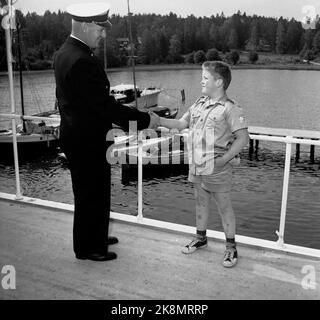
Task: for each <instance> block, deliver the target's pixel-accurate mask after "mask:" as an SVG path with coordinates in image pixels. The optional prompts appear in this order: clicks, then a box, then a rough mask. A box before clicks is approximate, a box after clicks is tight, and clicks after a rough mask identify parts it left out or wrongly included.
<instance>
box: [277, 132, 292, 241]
mask: <svg viewBox="0 0 320 320" xmlns="http://www.w3.org/2000/svg"><path fill="white" fill-rule="evenodd" d="M291 139H292V137H286V138H285V143H286V160H285V166H284V175H283V188H282V201H281V216H280V226H279V231H277V232H276V233H277V235H278V237H279V239H278V244H279V245H280V246H283V245H284V229H285V224H286V214H287V203H288V190H289V177H290V165H291V152H292V142H291Z"/></svg>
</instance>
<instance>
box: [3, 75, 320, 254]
mask: <svg viewBox="0 0 320 320" xmlns="http://www.w3.org/2000/svg"><path fill="white" fill-rule="evenodd" d="M109 79H110V81H111V84H117V83H121V82H123V83H128V82H131V79H132V75H131V73H130V72H114V73H110V74H109ZM137 79H138V85H139V86H140V87H141V88H143V87H145V86H151V85H155V86H161V87H162V88H166V89H177V90H166V91H165V92H164V94H163V95H162V96H161V98H160V104H162V105H169V106H172V107H178V106H180V107H181V109H180V114H182V113H183V112H184V111H185V110H186V109H187V108H188V106H189V105H191V104H192V103H193V101H194V100H195V99H196V98H197V97H198V93H199V92H200V70H182V71H154V72H137ZM15 81H16V89H18V79H15ZM26 82H27V83H26V90H25V98H26V110H27V113H28V114H32V113H36V112H39V111H45V110H49V109H51V108H52V106H53V105H54V100H55V97H54V89H55V86H54V82H53V75H52V73H40V74H37V75H32V76H28V81H26ZM7 86H8V85H7V78H6V77H0V97H1V99H0V112H8V111H9V107H8V105H9V104H8V99H9V94H8V89H7ZM319 87H320V76H319V73H318V71H283V70H281V71H277V70H234V71H233V83H232V85H231V87H230V90H229V96H230V97H233V98H236V100H237V101H238V102H239V103H240V104H241V105H242V106H243V108H244V110H245V112H246V114H247V117H248V119H249V123H250V125H253V126H265V127H279V128H296V129H308V130H319V131H320V122H319V119H320V105H319V104H320V103H319V101H320V90H318V88H319ZM181 89H185V92H186V103H185V105H182V104H181V102H180V100H181V99H180V93H179V90H181ZM16 100H17V103H19V94H18V90H16ZM39 106H42V107H41V109H40V108H39ZM6 124H7V123H6V122H5V121H2V122H0V125H6ZM260 148H261V150H260V153H259V160H252V161H250V160H249V159H248V157H247V150H245V151H244V153H243V160H242V163H241V166H240V167H237V168H236V170H235V176H234V184H233V189H232V199H233V205H234V209H235V212H236V215H237V233H238V234H242V235H245V236H252V237H257V238H264V239H268V240H277V236H276V233H275V231H276V230H279V218H280V210H281V196H282V181H283V165H284V153H285V146H284V145H283V144H280V143H270V142H269V143H268V142H261V143H260ZM307 152H308V147H302V154H301V157H302V160H301V163H300V164H297V165H296V164H293V165H292V170H291V176H290V185H289V201H288V210H287V223H286V230H285V241H286V242H288V243H291V244H296V245H302V246H309V247H313V248H318V249H320V232H319V229H320V197H319V195H320V170H319V169H320V168H319V162H320V155H319V152H318V148H316V164H315V165H310V164H309V163H308V153H307ZM21 180H22V189H23V191H24V194H25V195H26V196H30V197H38V198H41V199H47V200H53V201H59V202H65V203H72V202H73V199H72V197H73V196H72V191H71V190H72V189H71V181H70V175H69V171H68V169H67V167H66V164H65V163H64V162H63V161H61V160H60V159H59V158H58V156H57V155H56V154H48V155H45V156H42V157H38V158H35V159H29V160H27V159H22V160H21ZM0 181H1V186H0V191H2V192H9V193H14V191H15V187H14V183H15V180H14V169H13V166H12V164H11V163H6V162H4V161H1V163H0ZM212 205H213V210H212V215H211V216H210V219H209V226H210V229H215V230H220V231H222V227H221V222H220V218H219V216H218V213H217V211H216V208H215V205H214V204H212ZM112 210H113V211H116V212H121V213H126V214H136V213H137V183H136V181H132V182H125V183H124V182H123V181H121V167H120V166H113V168H112ZM144 214H145V216H146V217H150V218H155V219H159V220H164V221H170V222H175V223H182V224H186V225H192V226H193V225H194V223H195V221H194V220H195V217H194V198H193V188H192V186H191V185H190V184H189V183H188V181H187V177H186V175H182V174H176V175H174V174H172V175H169V176H168V175H167V176H166V177H161V175H157V178H152V177H145V179H144Z"/></svg>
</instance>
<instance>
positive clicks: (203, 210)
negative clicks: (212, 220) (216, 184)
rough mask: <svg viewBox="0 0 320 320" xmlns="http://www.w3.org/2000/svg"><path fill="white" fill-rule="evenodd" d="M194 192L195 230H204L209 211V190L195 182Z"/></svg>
mask: <svg viewBox="0 0 320 320" xmlns="http://www.w3.org/2000/svg"><path fill="white" fill-rule="evenodd" d="M194 193H195V199H196V226H197V231H206V230H207V226H208V217H209V212H210V192H208V191H206V190H204V189H203V188H201V185H200V184H195V186H194Z"/></svg>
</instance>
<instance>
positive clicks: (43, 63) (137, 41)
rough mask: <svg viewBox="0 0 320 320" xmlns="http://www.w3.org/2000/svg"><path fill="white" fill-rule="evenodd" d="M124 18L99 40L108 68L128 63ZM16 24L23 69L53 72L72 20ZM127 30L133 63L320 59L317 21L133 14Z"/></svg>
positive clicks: (0, 65) (2, 61) (60, 17)
mask: <svg viewBox="0 0 320 320" xmlns="http://www.w3.org/2000/svg"><path fill="white" fill-rule="evenodd" d="M209 15H210V16H209ZM0 19H2V17H1V16H0ZM128 19H129V18H128V17H127V16H120V15H112V16H111V17H110V21H111V22H112V25H113V27H112V29H111V30H108V32H107V39H106V43H104V42H103V41H102V42H101V44H100V46H99V47H98V48H97V49H96V52H95V53H96V55H97V56H98V57H99V58H100V59H101V61H102V62H104V63H106V64H107V66H108V67H121V66H126V65H129V64H130V59H131V58H130V56H131V50H130V49H131V45H130V42H129V20H128ZM16 21H17V23H18V30H19V38H20V41H19V43H20V48H21V54H22V64H21V65H22V68H23V69H24V70H41V69H50V68H52V61H53V56H54V53H55V51H56V50H58V49H59V47H60V46H61V45H62V44H63V42H64V41H65V40H66V38H67V37H68V35H69V34H70V31H71V18H70V16H69V15H68V14H67V13H66V12H62V11H58V12H50V11H46V12H45V13H44V14H43V15H38V14H37V13H35V12H32V13H30V12H28V13H27V14H25V15H24V14H23V13H22V12H21V11H18V10H17V11H16ZM131 26H132V36H133V48H134V56H135V61H136V63H137V64H152V65H156V64H173V63H174V64H179V63H190V64H192V63H195V64H199V63H202V62H203V61H205V60H227V61H228V62H230V63H232V64H237V62H238V61H239V54H240V53H243V52H245V53H247V54H248V62H250V63H255V62H256V61H257V60H258V58H259V53H261V52H263V53H267V54H278V55H287V54H292V55H297V61H296V62H297V63H298V62H299V59H301V60H304V59H305V60H307V61H311V60H313V59H317V58H319V57H320V23H319V20H318V21H317V23H316V25H315V28H313V29H305V28H303V26H302V23H301V22H300V21H297V20H295V19H293V18H292V19H290V20H289V19H286V18H283V17H280V18H274V17H264V16H257V15H253V16H247V15H246V13H241V12H240V11H238V12H237V13H235V14H233V15H232V16H230V17H226V16H225V15H224V13H223V12H222V13H212V14H211V13H208V17H195V16H193V15H190V16H188V17H181V16H178V15H176V14H174V13H172V12H170V13H169V14H167V15H157V14H135V15H132V16H131ZM105 48H106V50H105ZM17 52H18V31H17V30H15V31H14V32H13V55H14V59H15V61H17ZM105 52H106V56H104V55H105ZM16 64H17V63H16ZM6 68H7V62H6V50H5V32H4V30H3V29H0V71H5V70H6ZM17 68H18V67H17Z"/></svg>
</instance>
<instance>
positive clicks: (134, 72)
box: [127, 0, 138, 109]
mask: <svg viewBox="0 0 320 320" xmlns="http://www.w3.org/2000/svg"><path fill="white" fill-rule="evenodd" d="M127 3H128V19H129V38H130V49H131V55H130V56H129V57H130V59H131V65H132V74H133V90H134V101H135V105H136V108H137V109H138V97H137V85H136V68H135V62H134V58H135V57H134V47H133V40H132V28H131V16H132V12H130V7H129V0H127Z"/></svg>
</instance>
